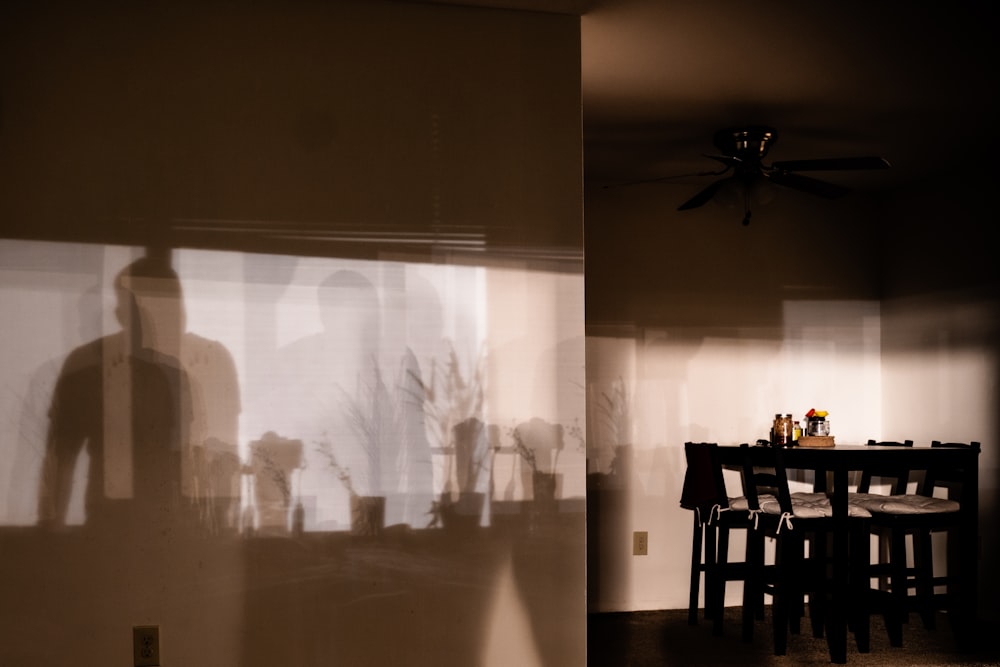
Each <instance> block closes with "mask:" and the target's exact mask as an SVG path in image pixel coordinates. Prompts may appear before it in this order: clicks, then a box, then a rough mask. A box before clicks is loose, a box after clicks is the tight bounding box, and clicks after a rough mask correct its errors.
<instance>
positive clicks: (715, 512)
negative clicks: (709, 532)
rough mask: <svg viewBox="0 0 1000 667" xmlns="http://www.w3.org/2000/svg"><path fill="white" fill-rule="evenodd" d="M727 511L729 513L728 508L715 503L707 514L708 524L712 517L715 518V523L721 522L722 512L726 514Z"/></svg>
mask: <svg viewBox="0 0 1000 667" xmlns="http://www.w3.org/2000/svg"><path fill="white" fill-rule="evenodd" d="M728 511H729V508H728V507H723V506H722V505H720V504H718V503H716V504H715V505H712V510H711V511H710V512H709V515H708V522H709V523H712V517H713V516H714V517H715V520H716V521H721V520H722V513H723V512H728Z"/></svg>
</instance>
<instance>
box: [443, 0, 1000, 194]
mask: <svg viewBox="0 0 1000 667" xmlns="http://www.w3.org/2000/svg"><path fill="white" fill-rule="evenodd" d="M444 1H452V0H444ZM453 2H454V4H473V5H480V6H493V7H498V6H499V7H507V8H514V9H536V10H543V11H553V12H562V13H578V14H580V15H581V30H582V33H581V48H582V63H581V64H582V82H583V89H582V96H583V111H584V146H585V154H584V162H585V174H586V178H587V183H588V185H613V184H617V183H625V182H631V181H636V180H644V179H659V178H662V177H666V176H677V175H682V174H688V173H692V172H701V171H706V170H712V169H718V167H719V164H718V163H717V162H714V161H712V160H709V159H707V158H705V157H704V155H705V154H717V153H718V151H717V150H716V148H715V147H714V146H713V143H712V136H713V134H714V133H715V131H716V130H719V129H722V128H725V127H730V126H733V125H743V124H764V125H770V126H772V127H774V128H776V129H777V130H778V133H779V140H778V141H777V143H776V144H775V145H774V146H773V147H772V149H771V151H770V154H769V155H768V157H767V161H770V160H789V159H808V158H820V157H838V156H860V155H877V156H882V157H885V158H887V159H888V160H889V161H890V163H891V164H892V169H890V170H888V171H874V172H872V171H865V172H812V173H811V174H810V175H813V176H814V177H817V178H822V179H824V180H829V181H833V182H836V183H839V184H841V185H847V186H849V187H851V188H854V189H865V190H878V189H883V188H895V187H899V186H902V185H905V184H907V183H912V182H914V181H919V180H921V179H926V178H937V177H940V176H941V175H942V174H945V173H952V174H953V173H961V172H962V170H963V169H974V168H976V166H977V165H978V164H981V163H982V161H984V160H985V159H986V158H989V157H990V156H991V154H992V151H993V150H994V149H995V148H996V147H997V141H996V139H997V134H998V132H997V119H1000V114H998V111H1000V109H998V92H997V91H998V85H997V84H998V83H1000V80H998V79H1000V76H998V73H997V70H996V69H995V68H994V67H993V65H992V63H993V62H994V61H995V60H996V58H993V57H991V55H992V54H993V53H994V52H995V51H997V50H998V47H997V46H996V44H997V41H996V40H994V39H993V36H992V34H991V33H992V25H993V23H992V20H991V19H990V15H989V13H988V9H989V6H990V5H989V3H988V2H986V1H985V0H984V1H970V0H959V1H957V2H948V3H945V2H929V1H924V0H878V1H874V0H809V1H808V2H801V1H795V0H754V1H753V2H750V1H748V0H453ZM710 180H711V179H706V178H705V177H701V179H700V182H701V183H706V184H707V183H708V182H710ZM694 182H699V181H698V179H694V180H691V179H687V185H686V187H687V191H688V192H687V193H688V194H693V192H694V191H695V190H697V189H698V188H697V186H696V185H691V183H694ZM682 185H684V181H683V180H682ZM692 187H693V188H694V190H692ZM677 196H678V197H679V198H685V193H684V192H683V191H678V195H677Z"/></svg>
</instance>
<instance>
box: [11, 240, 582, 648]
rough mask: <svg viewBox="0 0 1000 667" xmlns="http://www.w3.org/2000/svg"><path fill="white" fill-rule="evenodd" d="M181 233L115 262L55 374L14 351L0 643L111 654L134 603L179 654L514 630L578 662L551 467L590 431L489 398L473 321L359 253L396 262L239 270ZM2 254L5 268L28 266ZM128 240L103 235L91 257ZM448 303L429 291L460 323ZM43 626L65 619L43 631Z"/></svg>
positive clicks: (27, 341)
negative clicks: (496, 405) (505, 411)
mask: <svg viewBox="0 0 1000 667" xmlns="http://www.w3.org/2000/svg"><path fill="white" fill-rule="evenodd" d="M29 245H30V244H29ZM43 254H44V253H43ZM173 255H174V259H175V262H176V265H177V267H178V268H174V266H173V265H172V262H171V253H151V254H149V255H147V256H145V257H141V258H139V259H137V260H134V261H125V262H122V263H124V264H125V268H124V269H121V270H120V271H116V272H114V273H113V274H112V275H114V278H113V280H112V284H111V286H110V289H109V290H107V291H108V292H109V293H113V294H114V303H113V304H109V308H108V312H106V313H104V315H107V316H106V317H100V318H94V316H93V313H88V314H86V320H87V321H108V322H111V321H112V320H113V321H114V322H116V323H117V325H116V326H115V328H114V330H113V332H112V333H109V334H106V335H98V336H97V337H94V338H91V339H90V340H85V341H83V342H82V343H81V344H79V345H78V346H76V347H75V349H73V350H72V351H71V352H70V353H69V354H68V355H66V356H65V358H64V360H63V361H62V362H61V363H59V362H55V361H46V362H45V363H44V364H42V367H43V368H50V369H52V368H55V367H58V368H59V370H58V372H53V371H50V373H49V374H50V375H52V376H53V378H52V380H50V381H49V383H48V385H49V389H48V391H45V386H44V383H42V384H41V385H40V386H39V387H38V388H35V389H28V390H26V389H24V388H23V385H22V384H21V378H30V376H31V374H30V373H21V372H19V371H20V369H19V368H18V367H12V369H11V370H12V372H11V374H9V375H8V376H7V378H8V380H7V388H8V389H11V390H12V391H11V392H8V394H16V395H17V396H19V397H21V398H22V400H20V401H18V402H17V405H18V408H19V409H21V408H29V409H28V410H27V413H29V417H25V420H23V421H22V425H24V424H26V423H28V422H31V423H32V424H33V425H32V426H31V427H30V428H29V427H27V426H23V427H22V428H21V431H20V432H21V433H22V435H25V436H28V435H29V434H30V437H24V438H20V439H14V438H5V441H7V442H11V443H14V442H17V443H18V444H17V445H16V446H15V447H14V451H11V452H10V454H11V456H8V457H5V460H6V461H9V462H11V463H8V465H6V466H5V468H4V469H2V471H3V472H5V473H8V472H9V474H4V475H3V476H2V477H0V480H2V481H3V483H4V484H5V488H3V489H2V491H3V496H2V497H3V498H5V499H10V500H16V502H7V504H6V505H5V506H4V510H5V512H4V517H5V519H6V525H2V526H0V542H2V544H3V548H2V549H0V563H2V566H3V567H2V569H3V571H4V572H7V573H9V574H8V575H7V576H6V577H5V581H4V590H5V604H4V605H3V609H2V610H0V627H4V628H6V630H5V631H2V635H3V642H2V644H0V646H2V648H0V662H3V663H4V664H7V663H8V662H9V663H10V664H23V665H33V664H38V665H41V664H54V663H55V662H58V656H59V655H65V654H66V652H67V651H71V652H72V653H73V654H74V655H80V656H92V658H90V660H91V662H89V663H88V662H86V661H85V662H84V663H83V664H95V665H96V664H106V663H107V662H108V661H113V657H112V656H114V655H116V654H119V653H125V654H127V652H128V650H129V647H128V646H127V644H128V641H130V639H131V635H130V634H129V633H127V632H126V631H123V630H122V628H126V629H127V628H128V627H129V626H131V625H141V624H154V625H160V626H162V628H163V632H162V638H161V641H162V643H163V645H164V648H163V651H164V655H165V656H167V655H169V657H170V660H171V661H178V662H180V663H184V664H202V663H203V662H210V663H211V664H215V665H239V666H240V667H253V666H255V665H261V666H265V665H266V666H268V667H270V666H271V665H275V664H303V665H306V664H326V663H327V662H328V661H329V660H330V659H335V660H336V661H337V662H343V663H344V664H435V665H439V664H479V663H480V662H481V661H482V660H483V652H484V650H485V649H484V647H487V646H493V647H494V648H493V649H491V650H493V651H494V652H495V650H496V647H497V646H500V647H503V646H504V645H505V644H506V645H507V646H510V647H513V646H520V647H522V649H523V651H524V652H525V654H526V655H531V656H534V659H536V660H537V661H538V663H539V664H559V663H560V661H561V660H563V659H569V660H570V661H571V662H572V663H573V664H582V663H583V662H584V661H585V657H584V656H585V653H584V651H585V642H584V641H583V639H584V637H583V634H584V633H585V620H584V616H583V613H584V609H583V602H584V599H583V595H582V590H581V589H582V585H581V584H582V582H583V581H584V577H585V574H584V568H585V561H584V558H583V553H584V546H585V545H584V541H585V530H584V516H583V512H584V509H585V508H584V501H583V499H582V497H579V496H576V497H573V496H567V495H566V493H565V491H564V488H563V474H564V472H567V473H569V474H570V475H572V474H574V472H573V471H574V468H573V467H572V465H570V467H568V468H567V467H566V465H565V461H566V460H568V459H567V456H569V458H570V459H572V458H573V457H577V458H580V457H582V455H583V451H582V449H581V450H579V451H577V450H576V448H574V447H573V445H570V444H568V443H569V442H580V443H581V446H582V438H578V437H577V436H574V435H572V434H569V433H568V428H569V427H568V426H566V425H563V424H560V423H555V422H552V421H549V420H547V419H545V418H542V417H538V416H534V417H532V416H528V417H526V418H523V419H516V418H515V419H511V420H510V421H509V422H508V423H507V424H499V423H491V422H490V421H488V419H487V417H488V415H489V414H490V409H489V408H490V401H489V392H488V390H487V388H488V383H487V377H486V365H485V363H484V361H485V357H486V355H487V350H486V346H485V345H484V344H482V343H477V344H476V345H468V344H466V343H465V341H464V339H463V340H458V341H457V342H456V341H449V340H445V339H443V338H442V337H441V328H442V322H441V315H440V314H438V315H436V316H432V317H430V318H429V319H428V320H427V321H424V319H423V316H424V315H427V313H426V311H424V310H423V309H420V310H419V311H416V312H412V311H408V310H407V309H405V308H404V309H398V308H393V307H388V306H387V304H391V303H393V298H394V297H393V295H392V293H393V290H396V291H397V292H401V293H400V294H396V297H398V298H399V299H402V300H403V301H405V292H406V289H407V284H408V283H407V281H406V280H400V281H399V282H398V283H397V284H395V286H394V287H385V286H382V287H381V288H380V287H378V286H376V283H375V282H374V280H373V279H372V278H370V277H369V276H370V275H374V276H380V275H384V273H392V271H394V270H395V268H394V267H391V266H389V265H382V266H373V265H367V266H366V265H364V264H360V263H351V262H340V264H341V265H343V266H346V267H349V268H340V269H335V270H332V271H331V270H330V266H331V262H330V261H329V260H326V261H317V262H313V261H312V260H295V259H290V258H279V259H276V260H275V261H276V262H278V263H287V264H290V265H291V266H290V267H286V268H285V269H280V270H274V271H271V272H270V275H271V276H272V277H274V276H278V277H279V279H280V281H281V283H282V284H280V285H275V284H268V283H267V281H263V282H257V283H251V282H240V281H237V282H236V283H235V285H229V284H228V283H227V282H226V280H215V279H214V278H212V277H213V275H216V274H214V273H213V272H215V271H218V272H221V274H224V273H225V272H226V269H225V268H222V267H221V264H222V263H221V262H220V259H221V255H220V254H212V253H209V254H208V255H206V256H205V257H203V258H201V259H199V256H198V255H197V253H191V252H187V251H174V253H173ZM10 257H11V254H10V253H0V259H3V260H4V262H3V264H0V271H2V272H4V273H5V275H7V276H10V277H16V280H14V281H13V282H14V283H15V284H17V283H18V281H23V280H28V279H31V278H32V277H34V278H35V279H37V277H38V276H39V275H43V274H42V273H41V272H40V271H39V269H42V268H44V262H41V263H40V264H38V265H36V266H33V267H31V268H30V270H29V271H28V272H26V273H25V272H23V271H21V269H19V268H18V267H16V266H12V264H16V263H17V262H12V261H11V260H10ZM124 257H128V258H129V260H131V253H130V252H129V251H124V252H123V253H119V252H118V251H116V250H115V249H104V250H103V251H101V252H95V253H94V254H93V256H92V258H91V259H92V262H91V264H90V265H88V266H86V267H85V268H84V270H83V271H82V272H81V275H87V274H88V273H89V275H90V276H101V275H105V274H106V273H107V272H108V267H109V266H114V265H115V264H116V263H117V262H118V261H119V259H123V258H124ZM202 260H205V261H202ZM21 261H22V262H23V261H24V260H21ZM252 261H254V262H259V261H260V258H259V257H258V258H254V259H253V260H252ZM29 263H30V262H29ZM332 264H333V265H337V264H338V263H337V262H332ZM118 266H121V264H118ZM21 268H24V267H21ZM49 268H50V269H51V270H52V271H53V273H52V274H51V275H55V274H56V273H58V269H54V268H52V267H49ZM185 268H187V269H189V270H190V275H188V276H186V277H185V273H184V272H185ZM272 268H274V267H272ZM426 270H429V271H432V272H433V270H430V269H426ZM447 270H448V269H443V271H447ZM241 271H242V269H238V270H237V273H240V272H241ZM380 272H382V273H380ZM264 273H268V272H266V271H265V272H264ZM178 274H180V275H178ZM234 275H235V274H234ZM44 282H45V281H44V280H43V281H42V283H43V284H40V285H37V286H36V287H38V289H39V291H40V292H42V293H48V292H50V291H51V292H52V293H53V296H55V297H56V298H64V297H65V296H66V295H70V294H72V293H73V292H74V290H75V289H76V287H74V288H70V289H67V288H66V287H65V285H64V284H62V283H64V282H66V281H63V280H57V281H55V283H56V285H55V286H54V287H53V286H52V285H47V284H44ZM98 282H99V281H98ZM467 282H470V281H467ZM385 283H386V281H385V280H383V285H384V284H385ZM389 283H390V285H391V284H392V283H391V281H389ZM412 283H413V284H417V283H420V284H422V286H423V289H424V290H425V296H426V288H427V284H424V283H421V282H420V281H418V280H413V281H412ZM182 285H184V288H183V289H182ZM303 286H305V287H303ZM218 290H222V293H217V292H218ZM98 291H99V292H103V291H102V290H100V289H98ZM81 292H82V293H85V294H87V299H88V303H90V304H92V305H97V304H99V303H100V302H101V299H97V300H95V299H94V298H93V296H92V293H93V290H92V289H90V288H83V289H81ZM2 294H3V295H4V299H7V298H8V293H7V292H2ZM306 296H308V298H301V297H306ZM234 300H235V301H237V302H239V306H238V307H234V306H233V305H232V302H233V301H234ZM438 300H439V301H440V299H438ZM432 301H433V300H432ZM4 303H5V310H7V305H9V304H10V303H12V302H8V301H4ZM422 303H424V304H426V303H427V302H426V301H422ZM463 307H464V306H463V305H462V303H461V302H457V303H453V304H442V306H441V308H442V309H444V310H450V311H452V312H450V315H449V317H450V318H451V323H450V326H451V328H452V329H453V330H457V331H461V330H462V325H461V324H460V323H459V322H458V320H459V319H461V315H460V314H456V313H455V312H454V311H457V310H461V308H463ZM255 308H257V309H261V310H264V311H267V312H270V313H273V314H274V315H275V317H273V318H271V319H270V322H271V324H270V325H269V326H271V327H273V329H272V330H267V326H265V327H264V328H263V329H262V330H260V331H253V332H249V333H248V332H246V330H245V328H244V327H245V325H244V322H264V321H267V318H262V317H260V316H259V314H257V315H255V314H253V313H250V312H247V311H250V310H253V309H255ZM219 311H222V312H219ZM44 312H45V313H48V312H49V311H44ZM233 313H239V317H236V318H234V317H233ZM304 313H308V317H306V316H304V315H303V314H304ZM48 317H49V316H48V315H47V314H46V315H38V314H32V315H30V316H26V317H25V318H23V319H22V320H21V321H19V322H17V323H16V324H15V326H14V330H13V333H12V335H11V340H10V341H9V342H10V343H11V344H12V345H14V346H15V349H21V350H23V351H24V352H25V356H26V357H33V356H37V355H38V353H39V351H41V350H46V349H49V350H51V349H52V345H50V344H48V343H45V342H33V333H32V332H34V331H39V330H48V329H58V328H59V327H60V326H62V324H63V323H62V322H59V321H56V320H53V319H46V318H48ZM189 324H190V325H191V328H192V329H195V330H201V329H200V328H201V327H202V326H203V325H204V326H209V327H210V328H212V327H214V328H212V330H213V331H214V332H216V333H219V334H221V335H220V336H219V338H217V339H216V338H208V337H206V336H205V335H201V334H196V333H194V331H192V330H189ZM311 327H312V328H313V329H314V330H315V334H310V335H307V336H299V337H294V335H290V334H294V333H298V332H301V331H303V330H306V331H308V330H310V328H311ZM97 328H98V329H100V327H97ZM470 331H472V330H470ZM86 332H87V335H92V334H93V333H94V327H88V328H87V329H86ZM401 332H403V333H401ZM77 334H78V335H83V334H84V332H83V331H78V332H77ZM236 334H239V335H236ZM223 340H225V341H227V342H226V343H224V342H222V341H223ZM230 346H232V347H233V348H235V350H236V351H237V353H235V354H234V353H233V352H232V351H231V349H230ZM467 350H474V351H475V352H474V353H472V354H468V353H467ZM250 359H252V363H251V364H248V363H247V362H248V361H249V360H250ZM29 365H30V364H28V363H27V362H26V363H25V364H24V365H23V366H24V367H25V368H26V367H28V366H29ZM246 368H250V369H251V370H252V373H250V375H251V377H253V378H255V379H256V380H258V381H257V382H247V381H246V380H245V379H244V377H241V376H243V375H244V373H245V369H246ZM29 384H30V382H29ZM39 403H41V404H43V405H44V407H41V406H40V405H39ZM13 405H14V404H13V403H11V402H7V403H4V404H3V406H2V407H3V409H4V414H7V413H8V412H9V411H10V409H11V408H12V407H13ZM13 423H16V422H13ZM567 453H568V454H567ZM28 480H30V482H29V481H28ZM24 495H29V496H31V497H32V498H33V499H34V505H33V506H32V507H31V509H30V510H28V509H27V503H26V502H25V501H24V499H23V498H21V496H24ZM69 563H72V567H69V566H68V565H67V564H69ZM11 573H18V574H17V575H16V576H12V574H11ZM25 573H27V574H29V575H30V576H23V574H25ZM35 575H37V576H35ZM26 610H28V611H27V612H26ZM511 618H518V619H522V621H520V622H518V623H514V624H512V623H511V622H510V621H511ZM53 625H57V626H59V627H73V628H77V629H79V632H74V633H72V636H68V637H66V638H65V641H64V642H61V643H60V644H59V646H55V645H52V643H51V642H46V641H45V639H44V638H45V637H48V636H49V635H50V633H51V627H52V626H53ZM388 636H391V637H392V641H385V638H386V637H388ZM174 638H183V640H182V641H181V640H180V639H174ZM175 642H176V643H175ZM500 654H503V651H502V650H501V651H500ZM567 656H569V657H568V658H567Z"/></svg>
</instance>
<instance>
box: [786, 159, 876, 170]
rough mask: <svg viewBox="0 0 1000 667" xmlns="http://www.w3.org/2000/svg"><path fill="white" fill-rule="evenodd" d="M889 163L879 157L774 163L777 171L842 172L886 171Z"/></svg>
mask: <svg viewBox="0 0 1000 667" xmlns="http://www.w3.org/2000/svg"><path fill="white" fill-rule="evenodd" d="M889 166H890V165H889V161H888V160H886V159H885V158H880V157H833V158H826V159H819V160H787V161H785V162H774V163H772V164H771V168H772V169H777V170H779V171H844V170H849V169H888V168H889Z"/></svg>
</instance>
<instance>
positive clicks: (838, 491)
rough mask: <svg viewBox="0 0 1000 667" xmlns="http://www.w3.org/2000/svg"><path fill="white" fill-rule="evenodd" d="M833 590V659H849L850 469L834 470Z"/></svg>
mask: <svg viewBox="0 0 1000 667" xmlns="http://www.w3.org/2000/svg"><path fill="white" fill-rule="evenodd" d="M830 502H831V504H832V505H833V594H832V596H831V598H832V599H831V604H830V613H829V615H828V616H827V626H826V641H827V645H828V646H829V649H830V662H833V663H835V664H839V665H843V664H846V663H847V608H848V604H849V601H848V588H847V586H848V557H849V553H850V550H849V548H848V538H849V535H848V533H849V531H848V521H847V470H844V469H840V468H838V469H836V470H834V472H833V497H832V498H831V500H830Z"/></svg>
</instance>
